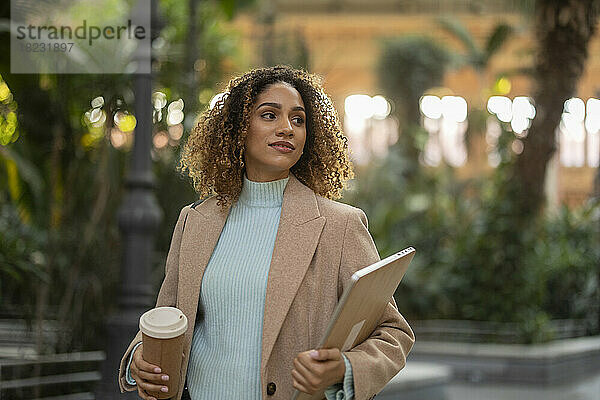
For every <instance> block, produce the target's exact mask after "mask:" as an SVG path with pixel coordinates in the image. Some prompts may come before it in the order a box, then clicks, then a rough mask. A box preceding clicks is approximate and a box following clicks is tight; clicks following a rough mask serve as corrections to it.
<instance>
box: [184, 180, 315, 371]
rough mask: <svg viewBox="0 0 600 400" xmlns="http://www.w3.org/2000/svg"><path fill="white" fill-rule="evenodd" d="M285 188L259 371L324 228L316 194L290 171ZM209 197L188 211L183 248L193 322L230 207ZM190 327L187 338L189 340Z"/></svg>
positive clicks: (186, 303)
mask: <svg viewBox="0 0 600 400" xmlns="http://www.w3.org/2000/svg"><path fill="white" fill-rule="evenodd" d="M289 177H290V179H289V181H288V183H287V185H286V187H285V190H284V192H283V203H282V208H281V216H280V221H279V228H278V230H277V237H276V239H275V245H274V248H273V255H272V258H271V265H270V270H269V277H268V280H267V293H266V298H265V309H264V319H263V338H262V353H261V354H262V357H261V371H264V370H265V368H266V362H267V360H268V359H269V357H270V355H271V351H272V350H273V346H274V344H275V340H276V339H277V336H278V335H279V331H280V330H281V326H282V324H283V321H284V320H285V317H286V315H287V312H288V310H289V308H290V306H291V304H292V301H293V300H294V297H295V296H296V292H297V291H298V288H299V287H300V284H301V283H302V280H303V279H304V275H305V274H306V271H307V270H308V267H309V265H310V262H311V260H312V258H313V254H314V252H315V250H316V248H317V244H318V242H319V238H320V236H321V232H322V231H323V227H324V226H325V217H322V216H321V215H320V213H319V209H318V207H317V199H316V195H315V193H314V192H313V191H312V189H310V188H309V187H307V186H305V185H304V184H302V182H300V181H299V180H298V179H297V178H296V177H295V176H294V174H292V173H291V172H290V174H289ZM216 203H217V201H216V198H215V197H211V198H209V199H207V200H205V201H204V202H202V203H200V204H199V205H198V206H196V208H195V209H190V211H189V213H188V215H187V219H186V221H185V224H184V231H183V236H182V239H181V247H180V252H179V257H180V259H179V261H180V264H179V283H178V285H179V287H178V293H179V296H178V307H179V308H180V309H181V311H183V312H184V314H185V315H186V316H187V317H188V320H189V321H190V322H191V321H195V319H196V312H197V310H198V299H199V295H200V288H201V285H202V277H203V275H204V271H205V270H206V266H207V265H208V261H209V260H210V257H211V255H212V253H213V250H214V248H215V246H216V245H217V242H218V240H219V236H220V235H221V231H222V230H223V227H224V226H225V222H226V221H227V216H228V215H229V211H230V210H231V204H230V205H229V206H228V207H227V209H226V210H225V212H224V213H221V211H220V207H219V206H218V205H217V204H216ZM192 334H193V332H192V330H188V333H187V335H186V336H188V335H189V337H188V339H189V340H191V335H192Z"/></svg>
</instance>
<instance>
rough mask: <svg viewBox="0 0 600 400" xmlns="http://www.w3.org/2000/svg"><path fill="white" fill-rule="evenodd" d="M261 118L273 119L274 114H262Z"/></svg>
mask: <svg viewBox="0 0 600 400" xmlns="http://www.w3.org/2000/svg"><path fill="white" fill-rule="evenodd" d="M261 116H262V117H263V118H266V119H275V114H274V113H272V112H270V111H269V112H265V113H262V115H261Z"/></svg>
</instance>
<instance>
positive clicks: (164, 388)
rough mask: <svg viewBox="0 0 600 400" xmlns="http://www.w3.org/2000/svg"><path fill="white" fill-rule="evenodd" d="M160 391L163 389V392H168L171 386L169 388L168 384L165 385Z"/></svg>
mask: <svg viewBox="0 0 600 400" xmlns="http://www.w3.org/2000/svg"><path fill="white" fill-rule="evenodd" d="M160 391H161V392H168V391H169V388H168V387H166V386H163V387H161V388H160Z"/></svg>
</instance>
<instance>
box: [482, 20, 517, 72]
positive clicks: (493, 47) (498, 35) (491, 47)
mask: <svg viewBox="0 0 600 400" xmlns="http://www.w3.org/2000/svg"><path fill="white" fill-rule="evenodd" d="M512 33H513V28H512V26H510V25H508V24H498V25H496V27H495V28H494V31H493V32H492V34H491V35H490V36H489V37H488V40H487V43H486V45H485V61H486V63H487V61H488V60H489V59H490V58H491V57H492V56H493V55H494V54H496V52H497V51H498V50H500V48H501V47H502V46H503V45H504V43H506V41H507V40H508V38H509V37H510V36H511V34H512Z"/></svg>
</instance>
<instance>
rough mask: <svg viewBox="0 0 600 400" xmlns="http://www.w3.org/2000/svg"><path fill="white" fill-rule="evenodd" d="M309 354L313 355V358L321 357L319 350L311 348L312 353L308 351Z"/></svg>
mask: <svg viewBox="0 0 600 400" xmlns="http://www.w3.org/2000/svg"><path fill="white" fill-rule="evenodd" d="M308 355H309V356H311V357H312V358H317V357H319V352H318V351H316V350H311V352H310V353H308Z"/></svg>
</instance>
